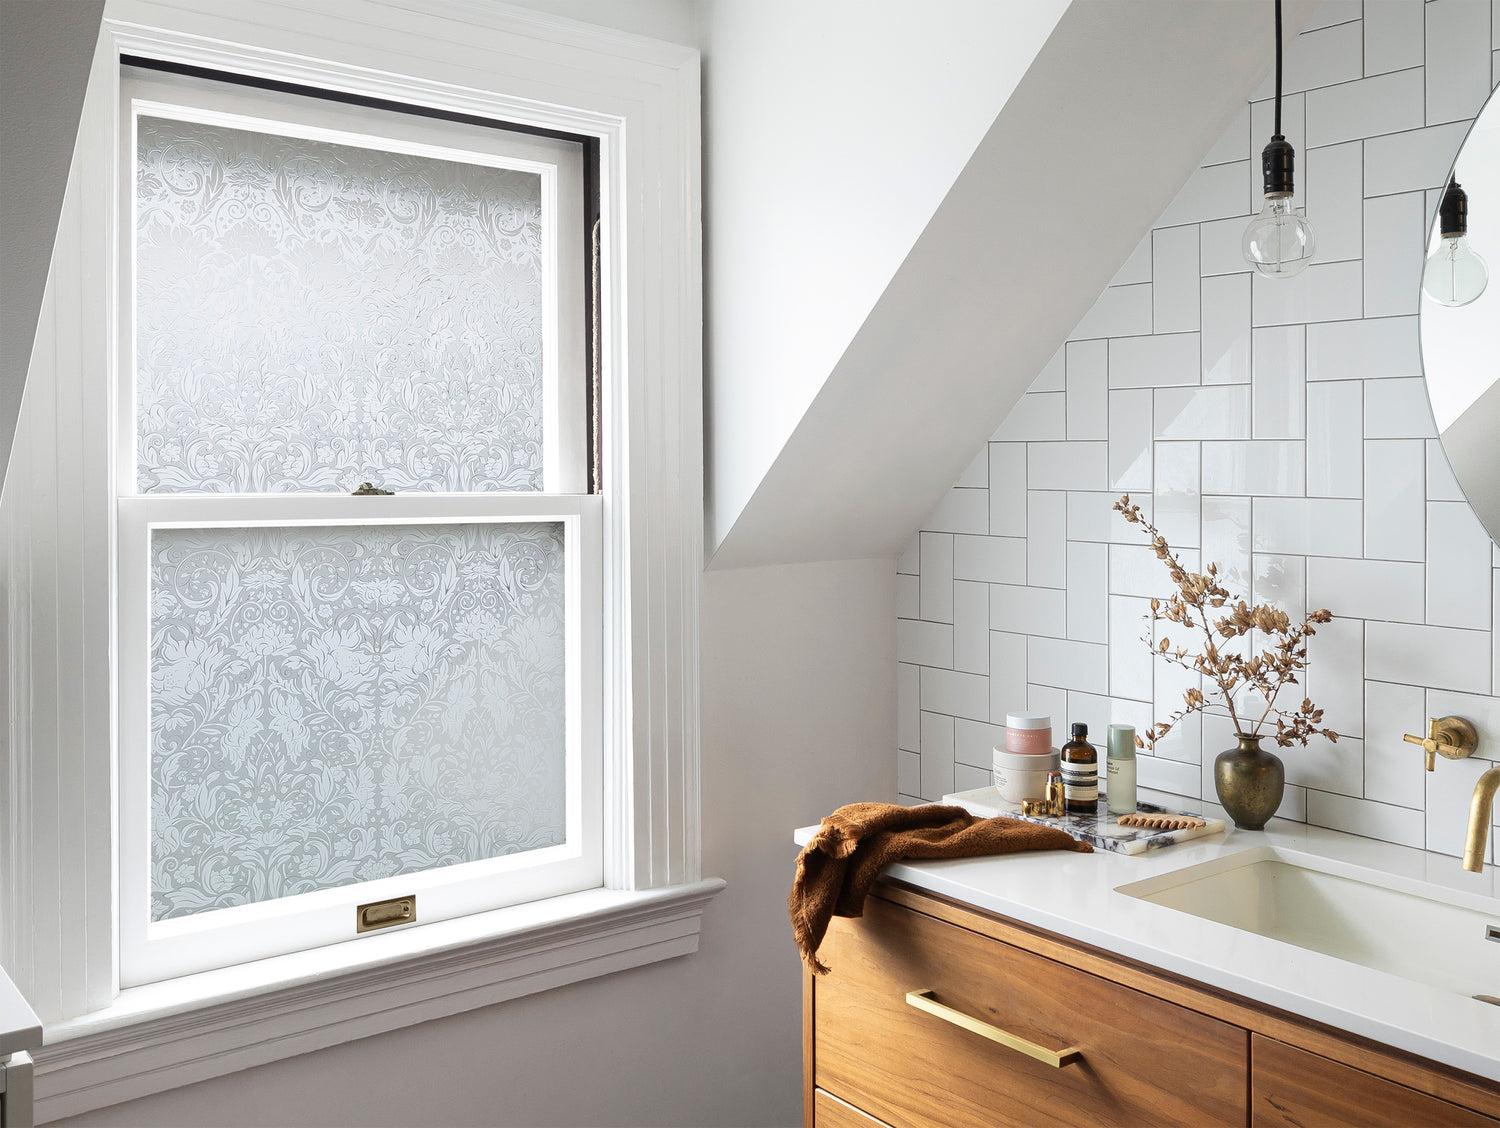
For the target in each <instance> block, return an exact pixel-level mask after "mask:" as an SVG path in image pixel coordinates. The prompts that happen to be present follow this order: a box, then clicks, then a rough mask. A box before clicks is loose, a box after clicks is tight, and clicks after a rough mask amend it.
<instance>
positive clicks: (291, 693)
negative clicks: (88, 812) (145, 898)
mask: <svg viewBox="0 0 1500 1128" xmlns="http://www.w3.org/2000/svg"><path fill="white" fill-rule="evenodd" d="M151 587H152V590H151V714H150V715H151V755H150V764H151V880H152V891H151V892H152V895H151V915H152V919H153V920H163V919H166V918H168V917H178V916H186V915H189V914H192V913H196V912H202V911H204V910H207V909H218V908H226V907H228V906H231V905H242V904H246V903H249V902H254V901H264V900H268V899H270V898H273V897H285V896H289V895H291V894H294V893H305V892H309V891H311V890H315V889H326V888H329V887H333V886H341V885H347V884H349V883H351V882H357V881H368V880H371V879H374V878H380V877H390V876H392V875H395V874H403V873H413V872H416V871H419V870H427V869H432V868H435V867H439V866H448V865H454V864H456V863H460V862H469V861H476V860H479V859H482V858H493V857H498V856H500V855H503V854H514V853H519V852H522V851H527V850H535V849H538V848H541V847H545V846H552V845H556V844H558V843H561V842H562V841H563V840H564V836H565V835H564V832H565V820H564V798H565V757H564V709H563V706H564V680H565V670H564V654H563V640H564V634H563V622H564V594H563V593H564V554H563V529H562V525H561V524H559V523H544V524H493V525H421V526H380V527H361V528H339V527H332V528H324V527H316V528H289V529H265V528H257V529H158V530H155V531H154V532H153V534H152V541H151Z"/></svg>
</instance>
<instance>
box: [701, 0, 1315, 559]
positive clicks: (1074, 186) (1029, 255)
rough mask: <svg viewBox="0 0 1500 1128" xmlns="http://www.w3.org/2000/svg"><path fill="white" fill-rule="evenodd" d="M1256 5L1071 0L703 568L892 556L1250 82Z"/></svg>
mask: <svg viewBox="0 0 1500 1128" xmlns="http://www.w3.org/2000/svg"><path fill="white" fill-rule="evenodd" d="M1315 7H1316V4H1315V3H1312V2H1303V3H1296V2H1292V3H1288V4H1287V5H1286V22H1287V34H1288V36H1289V37H1290V36H1291V35H1292V34H1294V33H1295V29H1297V28H1299V27H1301V26H1302V24H1303V23H1305V22H1306V20H1307V19H1308V18H1309V17H1310V16H1311V14H1312V11H1313V9H1314V8H1315ZM1271 11H1272V9H1271V5H1270V3H1269V2H1241V3H1210V2H1204V0H1128V2H1121V0H1073V3H1072V4H1071V5H1070V6H1069V7H1068V9H1067V11H1066V12H1065V13H1064V14H1063V16H1062V18H1061V19H1060V20H1059V21H1058V23H1057V25H1056V27H1055V28H1054V29H1053V31H1052V33H1051V35H1050V37H1049V38H1048V39H1047V41H1046V43H1045V44H1044V45H1043V46H1042V47H1041V49H1040V51H1039V52H1038V53H1037V54H1036V57H1035V59H1034V60H1033V61H1032V63H1031V65H1030V67H1029V69H1028V70H1027V71H1026V73H1025V76H1024V77H1023V78H1022V79H1021V81H1020V83H1019V85H1018V86H1017V87H1016V88H1015V91H1014V93H1012V94H1011V95H1010V97H1009V99H1008V100H1007V101H1006V102H1005V104H1004V107H1003V109H1001V110H1000V112H999V115H998V116H997V117H996V118H995V120H994V122H993V124H992V125H991V126H990V128H989V130H988V132H986V134H985V135H984V137H983V140H982V141H981V142H980V143H979V145H978V148H977V149H976V150H975V151H974V153H973V155H972V157H971V158H970V159H969V161H968V163H967V165H966V166H965V167H964V168H963V171H962V172H961V173H960V174H959V175H958V177H957V179H956V180H955V181H954V182H953V184H952V187H951V188H950V189H949V190H948V192H947V194H946V196H945V197H944V199H943V201H942V203H941V205H940V206H939V207H938V208H937V210H936V212H935V214H934V215H933V216H932V218H931V220H930V221H929V222H928V223H927V225H926V227H925V229H924V230H923V231H922V234H921V236H920V238H918V239H917V241H916V243H915V245H914V246H913V247H912V248H911V250H910V251H909V253H907V255H906V256H905V259H904V261H903V262H902V263H901V266H900V268H899V269H898V270H897V271H896V273H895V276H894V277H893V278H892V280H891V281H890V284H889V285H887V286H886V287H884V290H883V292H882V293H881V295H880V297H879V299H878V300H877V301H876V302H875V303H874V305H873V308H871V309H870V311H869V313H868V315H867V316H866V317H865V318H864V320H863V323H862V324H861V326H860V327H859V330H858V332H857V333H856V334H855V335H854V337H853V339H852V341H850V343H849V344H848V346H847V348H845V349H844V350H843V352H842V355H841V356H840V357H839V358H838V360H837V362H836V364H834V366H833V368H832V370H831V372H830V374H829V375H828V377H827V379H826V380H825V381H824V382H823V383H822V385H821V387H820V388H819V389H818V391H817V393H816V395H815V397H814V398H813V399H812V401H811V403H810V405H809V406H808V408H807V409H806V411H805V412H803V413H802V414H801V416H800V418H799V419H798V420H797V422H796V424H795V426H794V427H793V429H792V430H791V431H790V433H789V435H788V437H787V438H786V440H785V442H784V445H782V446H781V448H780V449H779V451H778V452H777V454H776V455H775V457H774V459H773V460H772V461H771V463H770V464H769V466H768V468H767V470H766V472H765V473H764V475H763V477H762V478H761V479H760V481H759V483H758V485H756V487H755V488H754V491H753V493H752V494H751V496H750V497H749V499H748V502H747V503H746V504H745V505H744V506H743V508H742V509H741V510H740V511H739V512H738V513H737V514H727V513H720V514H718V515H717V518H718V526H717V535H718V537H719V544H718V546H717V551H716V552H715V554H714V556H713V558H712V562H711V566H712V567H716V568H717V567H737V566H745V565H753V564H769V563H790V562H795V561H810V560H831V559H845V558H856V557H868V556H884V555H894V554H896V553H897V552H899V550H900V549H901V547H902V546H903V545H904V543H905V542H906V541H907V540H908V539H909V538H910V536H911V535H912V533H913V532H914V531H915V530H916V529H917V528H918V527H919V526H920V523H921V521H922V520H923V519H924V518H925V517H926V516H927V514H928V513H929V512H930V511H931V509H932V507H933V506H934V505H935V504H936V503H937V501H938V500H939V498H940V497H941V496H942V495H943V493H944V492H945V491H946V490H947V489H948V487H949V486H950V485H951V484H952V483H953V481H954V480H955V479H956V478H957V477H958V476H959V474H960V473H961V472H962V471H963V469H964V468H965V466H966V465H967V464H968V462H969V461H970V460H971V459H972V458H973V456H974V453H975V451H976V450H978V449H979V447H980V445H981V444H982V443H983V442H984V441H985V439H986V438H987V437H988V436H989V435H990V434H992V433H993V431H994V430H995V428H996V427H997V426H998V425H999V423H1000V422H1001V421H1002V420H1003V419H1004V417H1005V415H1006V414H1007V413H1008V412H1009V410H1010V408H1011V406H1012V405H1013V404H1014V403H1015V401H1016V400H1017V399H1018V398H1019V397H1020V395H1021V394H1022V393H1023V392H1024V391H1025V390H1026V388H1027V387H1028V386H1029V385H1030V383H1031V381H1032V380H1033V378H1034V377H1035V376H1036V374H1037V373H1038V372H1039V371H1040V370H1041V368H1042V367H1043V365H1044V364H1045V363H1046V362H1047V360H1048V359H1049V358H1050V357H1051V355H1052V354H1053V352H1055V351H1056V349H1057V348H1058V346H1059V345H1060V344H1061V343H1062V341H1063V340H1064V338H1065V337H1066V335H1067V334H1068V333H1069V332H1070V331H1071V330H1072V328H1073V326H1074V325H1075V324H1077V322H1078V320H1079V319H1080V318H1081V317H1082V315H1083V314H1084V313H1085V312H1086V311H1087V310H1088V308H1089V306H1090V305H1091V304H1092V302H1093V301H1094V299H1095V298H1096V297H1097V296H1098V294H1099V292H1100V291H1101V290H1102V289H1103V288H1104V286H1105V285H1106V284H1107V283H1108V281H1109V279H1110V278H1111V277H1112V276H1113V274H1114V273H1115V271H1116V270H1117V269H1118V268H1119V266H1120V265H1121V264H1122V263H1123V262H1124V260H1125V258H1126V257H1127V256H1128V255H1129V254H1130V252H1131V251H1132V250H1134V249H1135V247H1136V245H1137V244H1138V243H1139V241H1140V240H1141V238H1142V237H1143V236H1144V235H1145V233H1146V232H1147V231H1148V230H1150V228H1151V225H1152V223H1153V222H1154V221H1155V220H1156V218H1157V217H1158V216H1159V215H1160V213H1161V211H1162V209H1163V208H1164V207H1165V206H1166V204H1167V203H1168V202H1169V201H1170V200H1171V199H1172V197H1173V195H1174V194H1175V193H1176V192H1177V190H1178V189H1179V188H1180V187H1181V186H1182V184H1183V182H1184V181H1185V180H1186V178H1187V176H1188V174H1189V173H1190V172H1191V171H1192V169H1193V168H1194V167H1196V165H1197V164H1198V162H1199V160H1200V159H1201V157H1202V154H1203V153H1204V152H1205V151H1206V150H1207V148H1208V146H1209V145H1210V144H1212V142H1213V141H1214V140H1215V138H1217V136H1218V135H1219V133H1220V132H1221V130H1222V129H1223V128H1224V126H1225V125H1226V124H1227V123H1228V121H1229V119H1230V118H1231V117H1233V115H1234V113H1235V112H1236V111H1237V110H1238V109H1239V108H1240V107H1241V106H1242V105H1243V103H1244V101H1245V100H1246V98H1248V97H1249V96H1250V94H1251V92H1252V91H1253V90H1254V88H1255V86H1256V84H1257V83H1258V82H1259V81H1260V80H1261V79H1262V77H1263V76H1264V75H1265V73H1266V71H1267V69H1268V67H1269V65H1270V62H1271V58H1272V36H1271ZM871 235H872V237H877V236H878V233H876V232H872V233H871ZM709 302H710V304H709V310H710V331H711V333H718V332H721V331H722V330H723V322H724V321H725V320H726V319H732V318H733V317H734V311H733V310H729V309H724V308H722V307H721V306H720V305H719V304H718V303H717V302H716V300H715V295H714V294H713V292H712V291H710V294H709ZM710 361H711V366H712V362H713V352H712V350H711V351H710ZM716 379H718V375H717V374H716V373H715V374H713V375H712V377H711V383H710V388H711V389H712V388H713V383H712V381H713V380H716ZM717 410H718V405H717V404H714V405H712V407H711V412H712V411H717ZM715 433H716V431H715V430H714V429H712V428H711V431H710V435H711V438H712V436H713V435H714V434H715ZM718 458H719V452H717V451H715V450H714V449H713V447H712V444H711V445H710V466H711V470H710V475H711V478H712V474H713V473H714V471H715V468H716V466H717V462H718Z"/></svg>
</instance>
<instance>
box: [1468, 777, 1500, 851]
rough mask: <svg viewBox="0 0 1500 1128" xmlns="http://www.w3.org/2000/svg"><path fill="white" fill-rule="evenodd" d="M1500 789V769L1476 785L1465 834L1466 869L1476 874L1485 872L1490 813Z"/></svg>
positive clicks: (1480, 779) (1481, 778)
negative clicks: (1485, 844) (1485, 848)
mask: <svg viewBox="0 0 1500 1128" xmlns="http://www.w3.org/2000/svg"><path fill="white" fill-rule="evenodd" d="M1497 789H1500V768H1491V769H1490V770H1489V771H1487V772H1485V773H1484V775H1482V776H1480V777H1479V782H1478V783H1476V784H1475V785H1474V799H1473V802H1471V803H1470V804H1469V828H1468V830H1467V831H1466V832H1465V833H1464V869H1466V870H1470V871H1472V872H1474V873H1480V872H1482V871H1483V870H1484V843H1485V839H1486V838H1487V837H1488V836H1489V831H1490V812H1491V811H1492V810H1493V809H1494V806H1495V791H1496V790H1497Z"/></svg>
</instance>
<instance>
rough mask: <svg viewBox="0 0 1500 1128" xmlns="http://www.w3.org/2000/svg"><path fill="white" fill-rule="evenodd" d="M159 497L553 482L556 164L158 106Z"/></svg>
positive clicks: (154, 289)
mask: <svg viewBox="0 0 1500 1128" xmlns="http://www.w3.org/2000/svg"><path fill="white" fill-rule="evenodd" d="M136 155H137V161H138V171H137V176H136V209H137V213H136V240H137V244H136V283H135V285H136V298H135V300H136V358H137V359H136V429H137V466H138V471H137V480H138V486H139V489H140V490H141V491H142V492H143V493H164V492H180V491H209V492H213V493H277V492H290V491H332V492H348V491H350V490H352V489H354V488H355V487H356V486H357V485H358V484H359V483H360V482H362V481H367V480H368V481H373V482H375V483H376V484H377V485H381V486H384V487H385V488H386V489H394V490H397V491H406V490H450V491H487V490H536V489H541V488H542V423H543V416H542V406H543V389H542V303H543V278H542V236H541V178H540V177H539V176H538V175H536V174H534V173H529V172H520V171H515V170H510V169H497V168H488V167H483V166H479V165H471V164H461V163H458V162H455V161H444V160H430V159H427V158H423V157H411V156H404V155H401V154H398V153H387V152H377V151H373V150H369V149H361V148H356V147H352V146H347V145H334V144H326V143H323V142H317V141H304V140H300V139H297V138H289V137H278V136H273V135H270V134H265V133H254V132H250V131H247V130H240V129H230V128H226V127H223V126H216V125H199V124H196V123H193V122H182V121H168V120H163V119H158V118H150V117H142V118H140V119H139V123H138V144H137V154H136Z"/></svg>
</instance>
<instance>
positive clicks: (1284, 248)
mask: <svg viewBox="0 0 1500 1128" xmlns="http://www.w3.org/2000/svg"><path fill="white" fill-rule="evenodd" d="M1241 246H1242V248H1243V249H1244V252H1245V261H1246V262H1248V263H1249V264H1250V265H1251V266H1253V267H1255V269H1256V271H1257V272H1258V273H1260V274H1264V275H1266V276H1267V277H1269V278H1290V277H1291V276H1292V275H1294V274H1301V273H1302V270H1303V268H1304V267H1306V266H1307V264H1308V263H1310V262H1312V257H1313V247H1314V241H1313V229H1312V224H1310V223H1308V222H1307V218H1306V217H1305V216H1302V215H1298V214H1297V211H1296V209H1295V208H1293V207H1292V197H1291V196H1290V195H1274V196H1273V195H1267V196H1266V202H1265V204H1264V206H1262V207H1261V209H1260V214H1259V215H1257V216H1256V217H1255V218H1254V219H1252V220H1251V221H1250V226H1249V227H1247V228H1246V229H1245V238H1244V240H1243V241H1242V243H1241Z"/></svg>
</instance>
